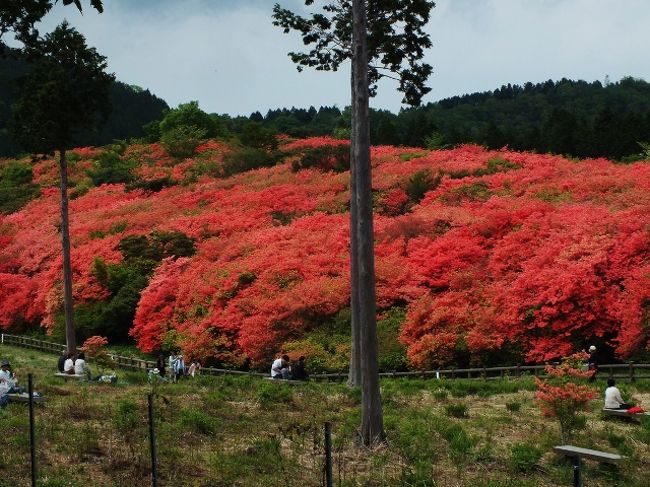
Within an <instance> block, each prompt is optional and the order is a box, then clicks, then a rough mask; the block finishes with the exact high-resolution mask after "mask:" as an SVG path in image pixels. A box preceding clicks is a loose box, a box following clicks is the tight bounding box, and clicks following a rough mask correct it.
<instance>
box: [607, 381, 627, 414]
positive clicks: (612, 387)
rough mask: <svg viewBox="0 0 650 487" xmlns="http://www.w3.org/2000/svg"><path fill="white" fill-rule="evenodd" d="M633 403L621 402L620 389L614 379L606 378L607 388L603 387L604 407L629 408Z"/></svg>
mask: <svg viewBox="0 0 650 487" xmlns="http://www.w3.org/2000/svg"><path fill="white" fill-rule="evenodd" d="M632 406H633V404H627V403H625V402H623V398H622V397H621V391H619V390H618V387H616V381H615V380H614V379H607V389H605V409H630V408H631V407H632Z"/></svg>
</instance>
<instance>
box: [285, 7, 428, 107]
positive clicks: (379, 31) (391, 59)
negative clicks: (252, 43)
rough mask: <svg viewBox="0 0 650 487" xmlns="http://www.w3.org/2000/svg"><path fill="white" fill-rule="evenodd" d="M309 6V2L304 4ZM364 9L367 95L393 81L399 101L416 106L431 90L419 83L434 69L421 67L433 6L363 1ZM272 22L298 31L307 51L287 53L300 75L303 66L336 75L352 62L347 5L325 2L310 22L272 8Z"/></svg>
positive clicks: (349, 14) (304, 18) (425, 66)
mask: <svg viewBox="0 0 650 487" xmlns="http://www.w3.org/2000/svg"><path fill="white" fill-rule="evenodd" d="M313 3H314V1H313V0H305V5H312V4H313ZM366 5H367V9H366V10H367V12H366V15H367V29H368V35H367V40H368V82H369V84H370V93H371V95H374V94H375V92H376V89H377V82H378V81H379V80H380V79H381V78H383V77H387V78H392V79H396V80H397V81H398V82H399V88H398V90H399V91H401V92H402V93H403V94H404V98H403V100H402V102H403V103H407V104H409V105H414V106H416V105H419V104H420V101H421V100H422V97H423V96H424V95H425V94H426V93H428V92H429V91H431V88H429V87H427V86H425V84H424V83H425V82H426V80H427V78H428V77H429V75H430V74H431V73H432V71H433V70H432V68H431V66H430V65H429V64H427V63H424V62H422V58H423V57H424V50H425V49H428V48H430V47H431V39H430V37H429V34H427V33H425V32H424V31H423V27H424V26H425V25H426V24H427V22H428V21H429V13H430V11H431V9H432V8H433V7H434V6H435V3H434V2H431V1H429V0H368V1H367V2H366ZM273 19H274V20H273V25H276V26H278V27H281V28H282V29H283V30H284V32H285V33H289V32H290V31H292V30H295V31H298V32H299V33H300V34H301V35H302V40H303V42H304V44H305V45H306V46H307V45H311V46H312V48H311V50H310V51H308V52H290V53H289V57H290V58H291V60H292V61H293V62H294V63H296V64H297V68H298V70H299V71H302V69H303V68H304V67H313V68H315V69H316V70H319V71H336V70H337V69H338V68H339V67H340V65H341V64H342V63H343V62H345V61H348V60H350V59H352V1H351V0H338V1H336V2H330V3H326V4H325V5H324V6H323V7H322V11H318V12H315V13H312V14H311V15H310V16H309V17H302V16H300V15H297V14H295V13H293V12H292V11H290V10H288V9H285V8H282V7H281V6H280V5H279V4H275V6H274V7H273Z"/></svg>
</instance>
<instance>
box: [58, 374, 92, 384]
mask: <svg viewBox="0 0 650 487" xmlns="http://www.w3.org/2000/svg"><path fill="white" fill-rule="evenodd" d="M54 377H60V378H61V379H64V380H65V381H66V382H68V380H70V379H73V380H75V379H76V380H88V376H87V375H77V374H64V373H63V372H57V373H56V374H54Z"/></svg>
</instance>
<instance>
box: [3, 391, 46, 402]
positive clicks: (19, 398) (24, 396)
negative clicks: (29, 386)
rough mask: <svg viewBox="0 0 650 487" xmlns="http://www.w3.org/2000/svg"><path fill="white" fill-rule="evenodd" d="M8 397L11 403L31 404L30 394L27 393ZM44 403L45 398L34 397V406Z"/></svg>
mask: <svg viewBox="0 0 650 487" xmlns="http://www.w3.org/2000/svg"><path fill="white" fill-rule="evenodd" d="M7 397H8V398H9V402H29V394H27V393H26V392H24V393H22V394H7ZM42 402H45V398H44V397H43V396H34V404H40V403H42Z"/></svg>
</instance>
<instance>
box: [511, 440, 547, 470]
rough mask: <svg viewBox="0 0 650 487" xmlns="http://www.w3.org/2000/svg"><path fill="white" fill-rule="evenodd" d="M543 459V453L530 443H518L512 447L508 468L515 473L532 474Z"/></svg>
mask: <svg viewBox="0 0 650 487" xmlns="http://www.w3.org/2000/svg"><path fill="white" fill-rule="evenodd" d="M540 458H542V451H541V450H540V449H539V448H537V447H536V446H533V445H529V444H528V443H516V444H514V445H512V446H511V447H510V456H509V457H508V466H509V468H510V469H511V470H513V471H515V472H523V473H530V472H532V471H533V470H534V469H535V466H536V465H537V463H538V462H539V460H540Z"/></svg>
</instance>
